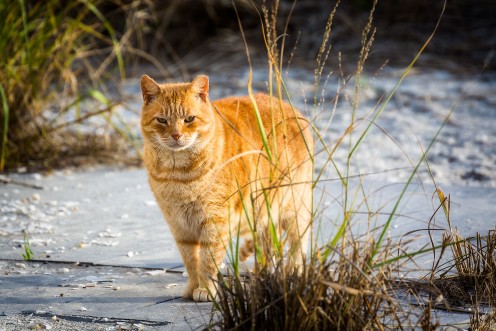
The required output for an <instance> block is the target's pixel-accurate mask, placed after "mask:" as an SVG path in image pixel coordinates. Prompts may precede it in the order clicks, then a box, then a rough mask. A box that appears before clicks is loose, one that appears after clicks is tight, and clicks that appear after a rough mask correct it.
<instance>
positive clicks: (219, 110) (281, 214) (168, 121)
mask: <svg viewBox="0 0 496 331" xmlns="http://www.w3.org/2000/svg"><path fill="white" fill-rule="evenodd" d="M141 89H142V93H143V100H144V102H143V108H142V118H141V126H142V132H143V138H144V153H143V158H144V162H145V166H146V169H147V172H148V177H149V183H150V186H151V189H152V191H153V193H154V195H155V198H156V200H157V202H158V205H159V206H160V208H161V210H162V213H163V215H164V217H165V219H166V220H167V222H168V224H169V227H170V229H171V231H172V233H173V235H174V238H175V240H176V244H177V246H178V249H179V251H180V253H181V256H182V259H183V261H184V264H185V265H186V268H187V270H188V273H189V283H188V288H187V289H186V291H185V293H184V295H185V296H186V297H188V298H193V299H194V300H196V301H205V300H210V299H211V298H212V296H214V295H215V293H216V288H215V280H216V274H217V266H218V265H220V264H221V263H222V260H223V259H224V256H225V253H226V248H227V247H228V243H229V240H230V238H231V237H233V236H236V234H238V233H240V234H242V235H243V236H245V237H246V238H247V240H246V241H245V246H243V247H242V248H241V250H240V257H241V259H242V260H244V259H246V258H247V257H248V256H249V255H250V254H251V253H252V252H253V249H254V247H253V245H254V243H253V241H252V239H253V238H252V233H251V231H250V228H252V227H253V225H254V224H253V223H254V222H256V228H257V230H259V237H260V238H262V245H263V247H264V248H265V250H266V254H267V256H268V255H270V254H271V253H270V245H268V244H267V242H268V241H269V239H268V230H267V229H268V222H267V220H268V219H272V220H274V221H275V222H276V227H277V229H278V231H279V233H280V234H283V233H284V234H285V238H287V241H288V243H289V247H290V252H291V254H290V256H289V257H288V260H289V261H290V263H291V264H292V265H293V266H295V267H296V268H298V267H299V266H301V264H302V263H303V259H304V256H305V251H306V248H307V241H308V232H309V231H308V228H309V224H310V219H311V210H312V209H311V208H312V190H311V180H312V162H311V155H312V152H313V140H312V136H311V132H310V125H309V123H308V122H307V121H306V120H305V119H304V118H303V117H302V115H301V114H300V113H299V112H298V111H297V110H295V109H293V108H292V107H291V106H289V105H288V104H286V103H283V102H280V101H279V100H278V99H274V98H270V97H269V96H267V95H264V94H258V95H255V100H256V104H257V106H258V109H259V111H260V116H261V120H262V122H263V125H264V131H265V133H266V136H267V140H268V144H269V150H270V151H271V152H270V156H269V154H268V153H267V152H266V151H265V150H264V148H263V143H262V138H261V137H262V136H261V134H260V130H259V128H258V125H257V120H256V116H255V112H254V107H253V103H252V101H251V100H250V98H249V97H230V98H225V99H221V100H218V101H215V102H212V103H211V102H210V101H209V99H208V90H209V82H208V77H207V76H198V77H196V78H195V79H194V80H193V81H192V82H191V83H177V84H157V83H156V82H155V81H154V80H152V79H151V78H150V77H148V76H143V77H142V79H141ZM269 159H270V160H269ZM267 201H268V203H266V202H267ZM267 205H269V206H270V208H267ZM264 241H265V243H264Z"/></svg>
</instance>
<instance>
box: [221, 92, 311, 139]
mask: <svg viewBox="0 0 496 331" xmlns="http://www.w3.org/2000/svg"><path fill="white" fill-rule="evenodd" d="M253 98H254V100H255V102H256V105H257V108H258V112H259V114H260V119H261V120H262V123H263V126H264V130H265V133H266V135H268V136H270V135H271V134H272V132H273V130H274V129H276V132H281V133H282V132H284V135H285V136H286V137H289V139H291V140H292V144H293V145H295V147H302V146H303V145H306V146H307V147H310V148H312V147H313V138H312V134H311V132H310V123H309V122H308V121H307V120H306V119H305V118H304V117H303V115H302V114H301V113H300V112H299V111H298V110H297V109H296V108H294V107H293V106H292V105H290V104H289V103H287V102H285V101H281V100H279V99H277V98H275V97H271V96H269V95H267V94H264V93H257V94H255V95H254V96H253ZM212 104H213V106H214V109H215V111H217V112H218V113H219V115H220V117H221V121H222V122H223V125H224V126H225V127H226V128H227V130H228V131H236V133H237V135H238V136H243V137H245V138H252V139H253V140H255V141H261V135H260V131H259V130H258V120H257V116H256V112H255V109H254V104H253V100H252V99H251V98H250V97H249V96H231V97H227V98H223V99H219V100H216V101H214V102H213V103H212ZM278 136H283V134H280V135H278ZM300 138H301V139H300Z"/></svg>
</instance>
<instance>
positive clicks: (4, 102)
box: [0, 84, 9, 171]
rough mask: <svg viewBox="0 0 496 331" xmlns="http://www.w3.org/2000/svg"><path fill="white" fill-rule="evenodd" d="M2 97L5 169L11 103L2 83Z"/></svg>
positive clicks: (0, 164) (0, 168)
mask: <svg viewBox="0 0 496 331" xmlns="http://www.w3.org/2000/svg"><path fill="white" fill-rule="evenodd" d="M0 97H1V99H2V109H3V130H2V131H3V134H2V144H1V146H0V149H1V151H0V171H3V168H4V166H5V155H6V154H7V139H8V135H7V134H8V132H9V104H8V102H7V97H6V95H5V91H4V89H3V86H2V85H1V84H0Z"/></svg>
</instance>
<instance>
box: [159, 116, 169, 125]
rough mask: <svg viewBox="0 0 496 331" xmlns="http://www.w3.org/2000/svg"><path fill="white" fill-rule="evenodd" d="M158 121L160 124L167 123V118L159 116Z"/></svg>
mask: <svg viewBox="0 0 496 331" xmlns="http://www.w3.org/2000/svg"><path fill="white" fill-rule="evenodd" d="M157 122H159V123H160V124H167V119H166V118H163V117H157Z"/></svg>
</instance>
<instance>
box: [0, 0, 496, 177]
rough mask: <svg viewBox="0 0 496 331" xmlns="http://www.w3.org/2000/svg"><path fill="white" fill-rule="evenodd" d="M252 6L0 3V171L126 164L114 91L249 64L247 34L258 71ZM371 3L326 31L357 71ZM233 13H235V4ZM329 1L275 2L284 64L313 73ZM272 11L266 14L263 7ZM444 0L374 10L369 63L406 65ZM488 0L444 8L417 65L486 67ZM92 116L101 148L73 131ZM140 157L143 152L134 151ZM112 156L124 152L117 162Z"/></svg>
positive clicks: (492, 31)
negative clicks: (98, 121) (288, 60)
mask: <svg viewBox="0 0 496 331" xmlns="http://www.w3.org/2000/svg"><path fill="white" fill-rule="evenodd" d="M264 2H265V3H268V4H272V3H273V2H274V1H262V0H261V1H253V2H252V1H250V0H235V1H232V0H169V1H157V0H128V1H124V0H79V1H68V2H66V1H54V0H47V1H29V0H16V1H14V0H12V1H7V0H0V22H2V24H1V25H0V54H1V57H0V99H1V103H0V105H1V107H2V111H1V112H0V127H1V132H0V137H1V143H0V148H1V154H0V155H1V157H0V170H4V169H15V168H17V167H19V166H25V167H28V168H37V169H39V168H42V169H47V168H50V167H60V166H67V165H81V164H84V163H85V162H88V160H92V161H97V162H116V161H122V162H123V163H126V164H129V163H131V164H137V163H139V155H138V153H131V154H130V153H129V152H128V151H129V149H130V148H129V146H130V145H132V144H133V142H132V141H131V140H130V137H129V133H128V132H126V130H122V128H119V126H118V125H116V122H115V117H116V116H115V114H114V110H115V108H116V106H117V105H119V103H120V99H119V96H120V94H119V92H120V90H119V86H120V82H122V80H123V79H125V78H126V77H135V76H137V75H140V74H141V72H142V69H143V68H144V67H148V66H152V67H153V68H154V70H155V71H156V72H157V73H158V74H157V76H162V78H163V79H170V78H175V79H178V78H179V79H188V78H189V75H190V74H191V73H195V72H197V71H205V70H209V69H210V70H211V69H212V67H213V66H214V65H215V64H216V63H222V64H223V65H224V67H222V66H221V67H219V68H225V66H226V64H228V65H229V66H231V67H233V66H234V67H235V66H246V65H247V61H246V55H245V45H244V43H243V40H242V38H241V34H240V32H239V30H240V27H239V26H240V23H239V22H238V18H237V15H236V11H235V10H234V6H235V7H236V10H237V13H238V15H239V20H240V22H241V25H242V27H243V29H244V31H245V34H246V37H247V42H248V45H249V47H250V53H251V54H252V56H253V59H252V60H254V61H255V62H256V61H257V60H258V61H259V62H261V63H263V62H264V61H266V55H265V54H266V50H265V46H264V44H263V32H262V29H261V27H262V26H263V25H264V23H265V22H263V20H262V19H261V16H260V11H261V10H262V9H261V8H262V3H264ZM372 4H373V0H350V1H342V3H341V4H340V5H339V9H338V11H337V14H336V18H335V23H334V25H333V29H332V31H331V43H332V45H333V48H332V52H333V53H334V54H337V52H340V53H341V59H342V61H343V65H344V67H346V64H347V63H356V60H357V59H358V57H359V51H360V47H361V44H360V42H361V31H362V27H363V26H364V23H365V22H366V21H367V18H368V15H369V11H370V8H371V7H372ZM233 5H234V6H233ZM334 5H335V1H321V0H300V1H297V2H296V3H294V2H293V1H289V0H281V1H279V5H278V10H277V12H274V13H273V14H274V15H277V16H278V20H277V22H278V24H280V26H277V32H278V33H281V32H282V31H284V29H285V26H286V24H287V38H286V45H287V46H286V47H287V48H288V49H289V50H290V51H286V53H285V54H286V56H289V54H290V53H292V52H293V51H294V57H293V59H292V63H293V64H292V65H300V66H312V64H313V62H314V61H315V57H316V55H317V53H318V50H319V47H320V45H321V42H322V35H323V31H324V29H325V25H326V21H327V18H328V13H329V12H330V10H331V9H332V7H333V6H334ZM269 7H270V6H269ZM442 7H443V2H442V1H431V0H403V1H395V0H382V1H379V3H378V5H377V8H376V11H375V14H374V16H375V26H376V28H377V34H376V36H375V42H374V45H375V46H374V48H373V51H372V52H371V54H370V57H369V63H372V65H374V63H375V64H377V66H381V65H383V64H384V63H385V62H386V61H389V65H393V66H403V65H406V64H407V63H409V62H410V60H411V58H412V57H413V55H414V54H415V52H417V51H418V49H419V48H420V46H421V45H422V43H423V42H425V40H426V39H427V37H428V35H429V34H430V33H431V32H432V30H433V28H434V26H435V24H436V22H437V19H438V18H439V15H440V13H441V10H442ZM495 12H496V2H495V1H494V0H478V1H477V2H476V3H475V2H474V1H472V0H448V1H447V8H446V11H445V14H444V16H443V18H442V23H441V26H440V29H439V30H438V33H437V36H436V38H435V39H434V40H433V42H432V43H431V44H430V45H429V47H428V49H427V52H426V53H425V54H424V56H423V58H422V59H421V60H420V62H419V64H420V65H423V66H430V67H441V66H442V67H443V68H445V69H450V70H459V71H460V73H465V72H470V71H472V70H479V69H480V68H482V67H483V66H484V65H485V66H486V69H488V70H492V69H494V61H493V62H491V59H492V54H494V52H495V50H496V38H495V37H494V36H496V20H495V19H494V13H495ZM264 59H265V60H264ZM92 117H100V118H102V120H103V121H106V122H107V123H108V130H107V131H106V132H105V137H106V138H105V139H102V137H101V136H100V135H96V134H94V132H91V130H90V131H88V130H86V131H85V130H77V132H76V133H75V130H74V126H76V125H78V124H80V123H83V122H85V121H87V120H88V119H89V118H92ZM138 149H139V148H138ZM116 155H122V157H120V158H118V157H116Z"/></svg>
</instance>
